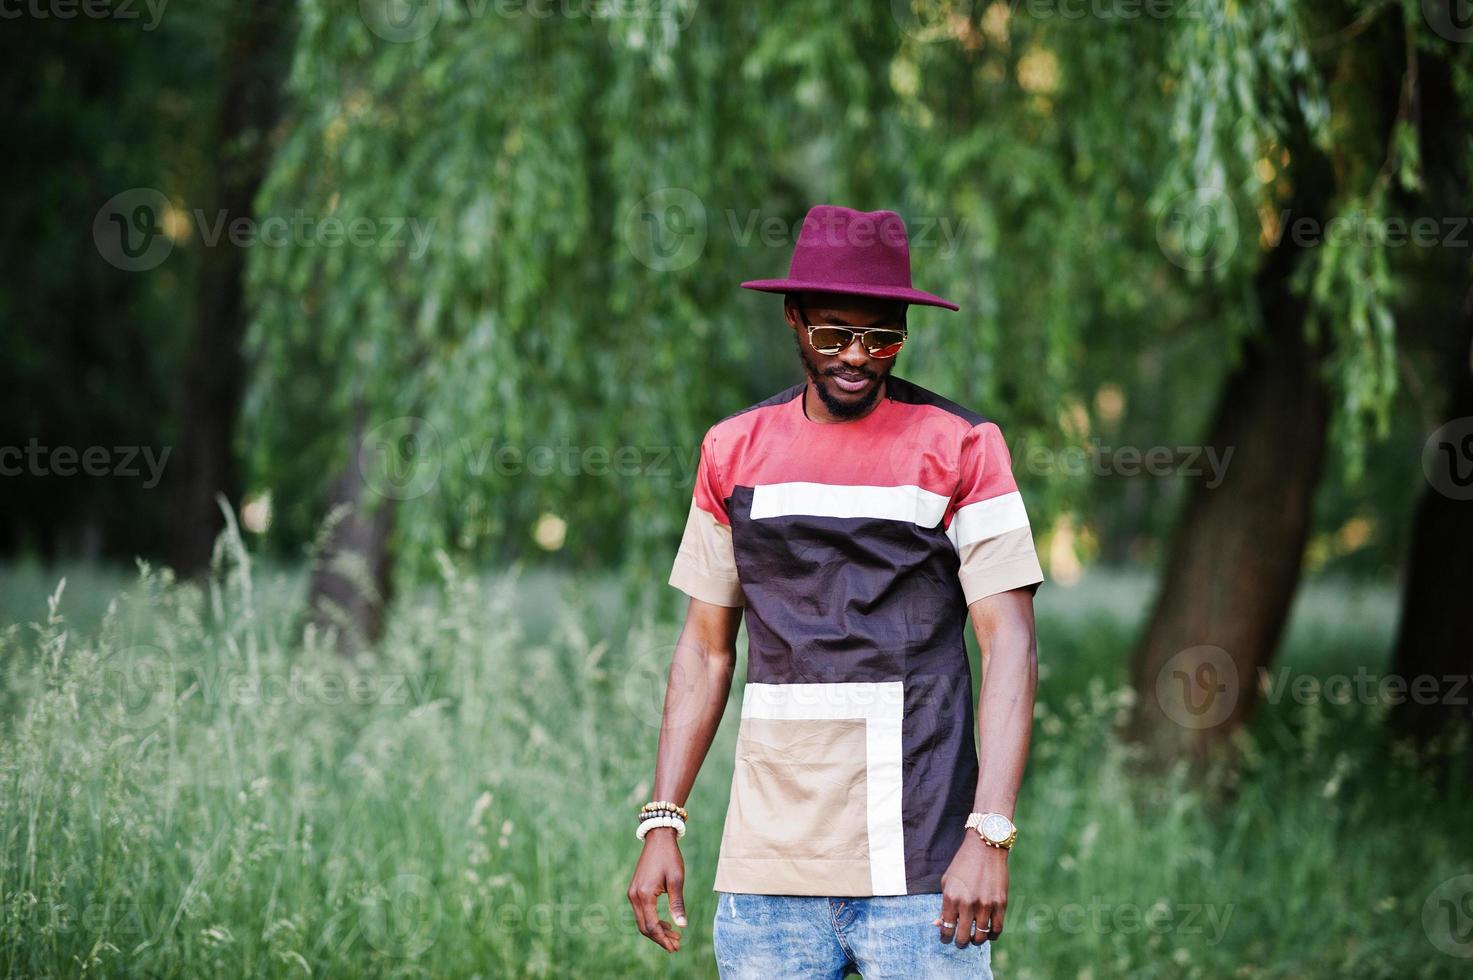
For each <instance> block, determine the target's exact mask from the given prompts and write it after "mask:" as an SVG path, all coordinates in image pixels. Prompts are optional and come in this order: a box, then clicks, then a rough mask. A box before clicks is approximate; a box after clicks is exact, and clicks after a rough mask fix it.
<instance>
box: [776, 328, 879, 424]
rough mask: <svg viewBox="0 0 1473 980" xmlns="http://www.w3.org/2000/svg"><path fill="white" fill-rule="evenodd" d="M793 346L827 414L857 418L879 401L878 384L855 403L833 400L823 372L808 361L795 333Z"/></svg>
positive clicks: (872, 386) (840, 417) (839, 417)
mask: <svg viewBox="0 0 1473 980" xmlns="http://www.w3.org/2000/svg"><path fill="white" fill-rule="evenodd" d="M793 346H795V347H797V348H798V360H800V361H802V362H803V370H804V371H806V372H808V376H809V377H810V378H812V379H813V387H814V389H816V390H817V391H818V398H819V401H821V402H823V407H824V408H826V409H828V410H829V414H830V415H832V416H833V417H834V418H837V419H856V418H859V417H860V416H861V415H864V414H865V413H867V412H868V411H869V410H870V409H871V408H873V407H874V404H875V402H877V401H879V399H880V391H881V390H882V386H881V385H878V384H876V385H871V386H870V389H869V391H867V392H865V395H864V397H863V398H861V399H859V401H857V402H850V401H840V400H839V399H837V398H835V397H834V396H833V394H832V393H831V392H830V391H829V386H828V385H827V384H825V383H824V380H823V372H821V371H819V369H818V368H817V367H815V366H814V364H813V362H812V361H810V360H809V359H808V353H807V351H805V350H804V349H803V345H802V343H801V342H799V340H798V335H797V333H796V332H795V333H794V334H793ZM870 376H871V377H873V378H879V375H876V374H873V373H871V374H870Z"/></svg>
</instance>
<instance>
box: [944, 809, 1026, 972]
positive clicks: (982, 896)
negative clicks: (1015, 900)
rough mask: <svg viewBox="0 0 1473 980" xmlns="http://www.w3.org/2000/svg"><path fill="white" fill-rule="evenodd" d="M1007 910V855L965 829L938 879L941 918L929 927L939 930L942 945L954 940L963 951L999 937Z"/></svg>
mask: <svg viewBox="0 0 1473 980" xmlns="http://www.w3.org/2000/svg"><path fill="white" fill-rule="evenodd" d="M1007 907H1008V852H1007V851H1004V850H1002V849H1001V848H997V847H989V846H988V845H986V844H984V843H982V839H981V838H980V837H978V836H977V834H976V833H975V832H974V831H971V830H968V831H967V836H966V840H964V841H963V842H962V846H961V847H960V848H958V849H957V852H956V857H954V858H952V859H951V865H950V866H949V867H947V869H946V873H945V874H943V875H942V876H941V915H940V917H939V918H937V919H936V920H935V921H933V922H932V925H935V926H938V927H939V928H940V930H941V941H942V942H943V943H949V942H952V941H953V938H954V941H955V942H956V945H957V946H958V948H962V949H965V948H966V947H967V946H968V945H980V944H981V943H983V942H985V941H987V940H989V939H996V938H997V937H998V936H1001V935H1002V920H1003V914H1004V913H1005V912H1006V911H1007ZM974 924H975V931H973V927H974Z"/></svg>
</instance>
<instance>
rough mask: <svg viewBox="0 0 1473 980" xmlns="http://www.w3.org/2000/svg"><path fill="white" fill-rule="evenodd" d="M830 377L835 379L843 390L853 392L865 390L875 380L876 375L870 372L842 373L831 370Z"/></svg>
mask: <svg viewBox="0 0 1473 980" xmlns="http://www.w3.org/2000/svg"><path fill="white" fill-rule="evenodd" d="M829 377H831V378H833V379H834V383H835V384H837V385H838V386H839V388H840V389H841V390H843V391H847V392H851V393H853V392H857V391H863V390H864V389H865V386H867V385H868V384H869V383H870V382H871V381H873V380H874V376H873V375H869V374H840V373H838V372H832V371H831V372H829Z"/></svg>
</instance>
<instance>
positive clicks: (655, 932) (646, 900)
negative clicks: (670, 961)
mask: <svg viewBox="0 0 1473 980" xmlns="http://www.w3.org/2000/svg"><path fill="white" fill-rule="evenodd" d="M639 916H640V919H639V921H640V922H641V923H643V928H642V930H641V931H642V932H644V934H645V935H646V936H649V937H650V938H651V939H653V940H654V941H655V942H657V943H659V944H660V945H661V946H663V947H664V948H665V949H668V950H670V951H671V952H672V953H673V952H674V949H672V948H671V947H672V946H673V943H671V941H670V939H669V937H668V936H666V935H665V924H664V923H663V922H661V921H660V899H659V894H658V893H657V892H645V893H643V894H641V895H640V896H639Z"/></svg>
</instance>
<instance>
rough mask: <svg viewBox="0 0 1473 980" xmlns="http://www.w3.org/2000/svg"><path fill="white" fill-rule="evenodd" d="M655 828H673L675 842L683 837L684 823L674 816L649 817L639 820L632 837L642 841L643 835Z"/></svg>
mask: <svg viewBox="0 0 1473 980" xmlns="http://www.w3.org/2000/svg"><path fill="white" fill-rule="evenodd" d="M656 827H670V828H673V829H674V831H675V837H676V839H677V840H678V839H680V838H681V837H684V836H685V821H684V820H682V819H680V818H679V817H677V816H675V815H674V814H668V815H665V814H662V815H660V816H655V817H650V818H649V819H647V820H640V822H639V828H638V829H637V830H635V831H634V836H635V837H637V838H639V839H640V840H644V836H645V834H648V833H649V832H650V831H651V830H653V829H654V828H656Z"/></svg>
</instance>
